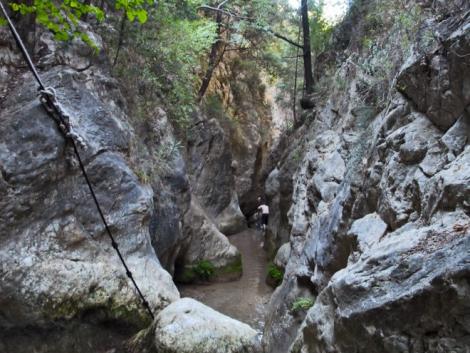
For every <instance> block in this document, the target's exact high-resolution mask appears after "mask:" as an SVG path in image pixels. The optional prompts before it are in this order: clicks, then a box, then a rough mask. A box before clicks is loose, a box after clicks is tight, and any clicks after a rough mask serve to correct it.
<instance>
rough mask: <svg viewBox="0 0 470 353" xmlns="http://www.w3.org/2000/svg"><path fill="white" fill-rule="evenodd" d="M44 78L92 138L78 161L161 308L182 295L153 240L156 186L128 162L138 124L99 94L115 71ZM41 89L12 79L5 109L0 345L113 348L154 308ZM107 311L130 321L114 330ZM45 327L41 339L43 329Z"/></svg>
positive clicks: (0, 154) (1, 127)
mask: <svg viewBox="0 0 470 353" xmlns="http://www.w3.org/2000/svg"><path fill="white" fill-rule="evenodd" d="M25 77H26V78H28V79H30V77H29V75H28V76H25ZM43 78H44V80H45V81H46V82H47V84H48V85H51V86H54V87H56V89H57V91H58V94H59V99H61V102H63V104H64V108H65V109H67V110H68V111H70V112H71V113H72V114H71V115H72V120H71V123H72V125H73V127H74V129H75V131H76V133H77V134H78V135H79V136H80V137H81V138H82V139H83V141H85V144H86V146H87V149H86V150H83V151H82V156H83V160H84V163H85V166H86V169H87V171H88V173H89V177H90V181H91V183H92V184H93V185H94V187H95V191H96V194H97V197H98V199H99V201H100V203H101V206H102V208H103V210H104V212H105V214H106V219H107V221H108V223H109V225H110V227H111V229H112V231H113V233H114V235H115V237H116V241H117V242H118V243H119V245H120V250H121V251H122V253H123V256H124V258H125V259H126V261H127V263H128V265H129V268H130V270H131V271H132V273H133V274H134V276H135V280H136V282H137V283H138V284H139V286H140V288H141V290H142V292H143V294H144V295H145V296H146V298H147V300H148V301H149V302H150V305H151V307H152V308H153V310H154V311H155V312H158V311H159V310H161V309H162V308H163V307H165V306H166V305H168V304H169V303H170V302H172V301H174V300H176V299H177V298H178V297H179V294H178V291H177V290H176V287H175V286H174V284H173V282H172V280H171V277H170V275H169V274H168V273H167V272H166V271H164V270H163V269H162V267H161V265H160V263H159V261H158V259H157V257H156V255H155V252H154V250H153V248H152V247H151V244H150V237H149V232H148V226H149V220H150V216H151V214H152V208H153V203H152V196H153V193H152V190H151V188H149V187H146V186H143V185H142V184H140V183H139V181H138V179H137V177H136V176H135V174H134V173H133V171H132V170H131V169H130V168H129V166H128V164H127V162H126V158H125V155H126V154H127V153H128V150H129V141H130V138H131V134H132V129H131V128H130V127H129V126H128V124H127V123H126V120H125V116H124V114H123V113H122V111H121V110H120V109H119V108H118V107H117V106H116V105H114V107H113V106H111V107H110V106H106V107H105V106H104V105H103V101H102V100H100V99H99V98H98V97H97V96H95V95H94V93H95V92H101V93H103V92H104V91H103V90H102V86H101V85H107V86H108V87H109V90H108V96H107V97H108V99H110V97H112V95H113V89H115V88H114V87H113V86H112V81H108V82H105V81H102V80H100V77H99V75H98V77H96V78H95V79H94V80H88V77H87V75H86V74H77V73H76V72H74V71H73V70H67V69H65V70H60V71H59V70H51V71H48V72H47V73H43ZM85 85H86V87H85ZM91 92H93V93H91ZM103 94H104V93H103ZM35 97H36V94H35V92H34V90H33V87H32V86H31V85H29V84H25V85H19V86H16V87H15V89H14V90H13V91H12V92H10V94H9V95H8V97H7V100H6V102H5V106H7V107H9V108H8V109H4V110H3V111H2V115H1V118H0V119H1V124H0V136H1V143H0V146H1V147H0V169H1V178H0V180H1V181H0V195H1V197H0V209H1V210H2V212H1V214H0V234H1V240H0V262H1V276H2V281H1V284H0V298H1V306H0V307H1V308H0V317H1V319H0V327H1V330H0V332H1V334H0V335H1V337H0V341H1V342H2V344H3V345H4V346H3V347H1V348H2V350H4V351H13V349H14V351H19V352H22V351H34V350H36V351H39V352H46V351H56V352H69V351H70V350H72V349H73V350H74V351H77V352H85V351H88V348H87V347H89V345H92V346H96V347H108V349H109V348H111V347H113V346H115V345H116V344H119V341H115V340H116V339H117V338H122V335H123V333H122V332H127V335H128V334H129V333H132V332H133V331H135V330H136V329H139V328H142V327H143V326H144V325H145V324H147V323H148V322H149V319H148V317H147V314H146V312H145V311H144V309H143V307H142V306H141V303H140V300H139V298H138V297H137V296H136V293H135V292H134V289H133V288H132V287H131V286H130V283H129V282H128V279H127V278H126V275H125V271H124V269H123V267H122V265H121V264H120V262H119V260H118V258H117V255H116V253H115V252H114V250H113V249H112V247H111V244H110V241H109V239H108V238H107V236H106V234H105V230H104V227H103V225H102V223H101V220H100V219H99V217H98V213H97V211H96V209H95V206H94V204H93V202H92V199H91V196H90V194H89V191H88V189H87V186H86V184H85V181H84V179H83V177H82V176H81V174H80V172H79V170H78V169H76V168H74V167H71V165H70V164H68V163H67V161H66V158H65V157H66V155H68V151H67V150H68V149H69V148H70V146H67V145H65V143H64V138H63V136H62V135H61V134H60V132H59V131H58V129H57V126H56V125H55V123H54V121H53V120H51V118H50V117H49V116H48V115H47V114H46V113H45V112H44V110H43V108H42V107H41V106H40V103H39V101H38V100H37V99H36V98H35ZM106 322H108V323H109V322H112V323H114V324H116V325H120V326H121V327H123V331H122V332H121V333H118V332H114V333H113V332H110V330H109V329H107V328H106V324H105V323H106ZM80 323H82V324H83V325H80ZM82 329H83V330H84V331H81V330H82ZM44 332H47V334H45V336H44V337H45V338H44V339H38V336H39V337H42V335H43V333H44ZM58 332H62V333H63V334H62V335H59V334H58ZM71 332H76V335H73V334H71ZM84 332H88V333H90V332H93V334H91V335H86V334H84ZM59 336H60V339H59ZM124 336H125V334H124ZM25 337H30V339H25ZM76 337H82V338H83V341H81V342H77V341H76ZM99 341H101V343H100V344H99V343H98V342H99ZM72 347H75V348H72Z"/></svg>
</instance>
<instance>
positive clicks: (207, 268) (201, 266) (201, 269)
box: [193, 260, 215, 281]
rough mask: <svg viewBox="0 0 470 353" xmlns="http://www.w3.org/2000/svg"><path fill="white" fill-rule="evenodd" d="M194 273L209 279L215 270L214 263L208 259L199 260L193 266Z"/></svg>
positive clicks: (203, 278) (201, 277)
mask: <svg viewBox="0 0 470 353" xmlns="http://www.w3.org/2000/svg"><path fill="white" fill-rule="evenodd" d="M193 271H194V273H195V274H196V275H197V276H198V277H199V278H200V279H202V280H206V281H207V280H209V279H210V278H211V277H212V276H213V275H214V272H215V268H214V265H213V264H212V262H210V261H208V260H201V261H199V262H198V263H197V264H196V265H195V266H194V268H193Z"/></svg>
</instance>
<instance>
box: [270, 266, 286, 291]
mask: <svg viewBox="0 0 470 353" xmlns="http://www.w3.org/2000/svg"><path fill="white" fill-rule="evenodd" d="M268 277H269V278H270V279H271V280H272V281H273V282H274V284H275V285H276V286H278V285H280V284H281V282H282V278H283V277H284V271H283V270H282V269H281V268H279V267H278V266H276V265H275V264H273V263H270V264H269V265H268Z"/></svg>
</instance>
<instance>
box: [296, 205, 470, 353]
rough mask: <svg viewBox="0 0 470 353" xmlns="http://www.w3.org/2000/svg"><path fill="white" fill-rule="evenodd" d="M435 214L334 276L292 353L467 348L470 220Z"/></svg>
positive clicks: (469, 335) (431, 351)
mask: <svg viewBox="0 0 470 353" xmlns="http://www.w3.org/2000/svg"><path fill="white" fill-rule="evenodd" d="M438 219H440V220H441V221H442V223H441V224H440V223H438V222H436V223H433V225H430V226H428V227H424V228H416V227H415V226H413V225H410V226H405V227H403V228H402V229H400V230H398V231H396V232H395V233H393V234H390V235H389V236H387V237H386V239H384V240H383V241H380V242H378V244H377V245H375V246H372V247H371V248H370V249H368V250H367V251H366V252H365V253H364V254H363V255H362V256H361V257H360V259H359V260H358V261H357V262H356V263H354V265H351V266H348V267H347V268H346V269H344V270H342V271H339V272H338V273H336V274H335V275H334V276H333V278H332V279H331V281H330V283H329V284H328V286H327V288H326V289H325V290H324V291H322V293H321V294H320V296H319V297H318V299H317V301H316V303H315V305H314V307H313V308H312V309H310V311H309V312H308V315H307V319H306V320H305V322H304V324H303V326H302V328H301V330H300V333H299V336H298V337H297V340H296V342H295V343H294V344H293V345H292V347H291V350H290V352H300V351H301V348H302V347H303V348H302V352H303V351H308V352H330V351H332V350H333V349H334V351H335V352H338V353H348V352H352V351H357V352H366V351H367V352H370V353H379V352H380V353H381V352H384V351H385V352H403V353H411V352H423V353H424V352H426V353H437V352H456V353H466V352H467V351H468V348H469V347H470V316H469V315H468V312H469V310H470V305H469V301H468V297H469V292H468V288H469V287H468V278H469V276H470V263H469V261H468V251H467V252H466V251H462V249H467V250H468V249H469V248H470V223H469V221H470V219H469V218H468V216H466V215H465V214H462V213H456V214H449V215H445V214H440V215H439V216H438V217H436V219H435V220H434V221H437V220H438Z"/></svg>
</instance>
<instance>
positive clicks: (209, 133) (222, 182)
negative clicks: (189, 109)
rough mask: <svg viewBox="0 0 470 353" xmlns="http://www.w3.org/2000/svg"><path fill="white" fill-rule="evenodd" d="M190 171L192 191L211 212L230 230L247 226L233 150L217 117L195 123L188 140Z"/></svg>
mask: <svg viewBox="0 0 470 353" xmlns="http://www.w3.org/2000/svg"><path fill="white" fill-rule="evenodd" d="M188 154H189V161H190V162H189V171H190V179H191V185H192V192H193V194H194V195H195V196H196V197H197V198H198V199H199V201H200V203H201V205H202V207H204V209H206V210H207V213H208V215H209V216H210V217H211V218H212V219H213V220H214V221H215V222H216V224H218V225H219V226H220V227H221V231H225V232H227V234H233V233H236V232H238V231H240V230H242V229H244V228H245V226H246V222H245V217H244V216H243V214H242V213H241V210H240V207H239V206H238V198H237V194H236V193H235V184H234V178H233V173H232V154H231V150H230V144H229V141H228V140H227V138H226V136H225V133H224V131H223V130H222V128H221V127H220V125H219V123H218V122H217V120H215V119H211V120H207V121H206V120H204V121H202V122H201V124H199V125H197V126H195V127H194V129H193V131H192V138H191V140H190V141H189V152H188Z"/></svg>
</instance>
